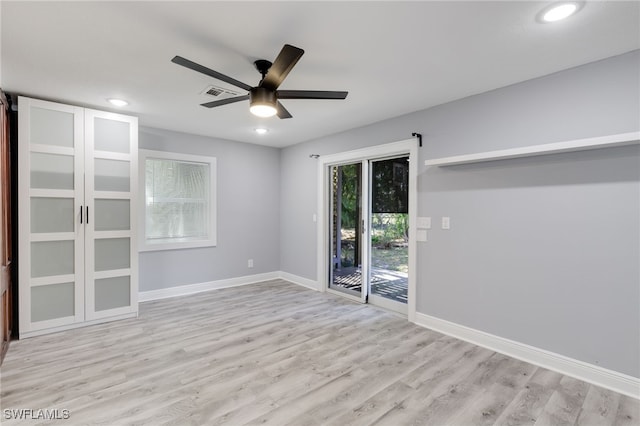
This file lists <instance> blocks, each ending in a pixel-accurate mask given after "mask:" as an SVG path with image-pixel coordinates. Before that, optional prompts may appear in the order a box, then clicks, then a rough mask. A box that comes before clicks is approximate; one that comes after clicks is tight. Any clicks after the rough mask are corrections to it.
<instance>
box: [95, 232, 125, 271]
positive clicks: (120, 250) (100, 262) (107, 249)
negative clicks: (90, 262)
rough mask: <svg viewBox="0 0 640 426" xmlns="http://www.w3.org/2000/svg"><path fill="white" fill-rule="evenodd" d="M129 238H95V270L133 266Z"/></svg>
mask: <svg viewBox="0 0 640 426" xmlns="http://www.w3.org/2000/svg"><path fill="white" fill-rule="evenodd" d="M130 252H131V241H130V239H129V238H99V239H96V240H95V271H96V272H98V271H111V270H114V269H129V268H130V267H131V253H130Z"/></svg>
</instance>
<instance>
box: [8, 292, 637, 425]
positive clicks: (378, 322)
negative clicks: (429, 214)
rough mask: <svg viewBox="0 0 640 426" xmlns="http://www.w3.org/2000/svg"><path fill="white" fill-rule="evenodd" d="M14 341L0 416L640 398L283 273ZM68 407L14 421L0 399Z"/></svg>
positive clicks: (226, 414) (299, 421)
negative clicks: (134, 315)
mask: <svg viewBox="0 0 640 426" xmlns="http://www.w3.org/2000/svg"><path fill="white" fill-rule="evenodd" d="M140 308H141V309H140V317H139V318H138V319H131V320H123V321H118V322H113V323H109V324H103V325H97V326H92V327H86V328H82V329H78V330H72V331H66V332H61V333H57V334H53V335H48V336H41V337H34V338H31V339H26V340H22V341H18V342H13V343H12V345H11V347H10V350H9V353H8V354H7V357H6V359H5V362H4V365H3V366H2V369H1V384H2V390H1V395H2V404H1V405H2V409H3V410H2V413H0V415H2V424H3V425H4V424H7V425H11V424H21V425H22V424H55V425H109V426H112V425H242V424H271V425H296V426H298V425H339V426H343V425H370V424H376V425H392V426H401V425H419V424H426V425H491V424H495V425H534V424H535V425H565V424H571V425H573V424H578V425H638V424H639V420H640V402H639V401H637V400H635V399H632V398H629V397H625V396H621V395H619V394H616V393H614V392H611V391H607V390H605V389H602V388H599V387H596V386H592V385H589V384H587V383H584V382H581V381H580V380H576V379H573V378H571V377H567V376H563V375H561V374H558V373H554V372H551V371H549V370H545V369H543V368H539V367H536V366H534V365H531V364H527V363H525V362H521V361H518V360H515V359H513V358H509V357H507V356H504V355H501V354H498V353H495V352H492V351H490V350H486V349H483V348H480V347H478V346H474V345H472V344H470V343H466V342H463V341H460V340H457V339H454V338H451V337H447V336H444V335H442V334H439V333H436V332H433V331H430V330H427V329H424V328H421V327H418V326H415V325H412V324H410V323H408V322H407V321H406V319H402V318H399V317H397V316H395V315H393V314H390V313H387V312H385V311H382V310H379V309H377V308H375V307H372V306H366V305H360V304H356V303H353V302H350V301H348V300H345V299H343V298H340V297H337V296H332V295H328V294H323V293H317V292H313V291H310V290H306V289H304V288H301V287H298V286H296V285H293V284H289V283H286V282H284V281H270V282H266V283H260V284H256V285H251V286H244V287H237V288H230V289H222V290H216V291H211V292H207V293H200V294H197V295H192V296H188V297H181V298H173V299H165V300H158V301H153V302H146V303H143V304H141V306H140ZM20 408H23V409H34V410H36V409H59V410H63V409H66V410H69V414H70V418H69V419H68V420H57V421H52V422H49V423H48V422H43V421H40V422H17V421H11V420H7V417H6V415H7V412H6V411H5V410H7V409H20Z"/></svg>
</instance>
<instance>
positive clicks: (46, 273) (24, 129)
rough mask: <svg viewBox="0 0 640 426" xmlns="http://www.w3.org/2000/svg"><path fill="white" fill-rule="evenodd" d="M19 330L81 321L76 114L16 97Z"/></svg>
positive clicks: (79, 119)
mask: <svg viewBox="0 0 640 426" xmlns="http://www.w3.org/2000/svg"><path fill="white" fill-rule="evenodd" d="M18 108H19V124H18V139H19V141H18V156H19V161H18V163H19V164H18V173H19V196H18V209H19V210H18V211H19V220H18V223H19V235H20V238H19V252H20V262H19V277H20V296H19V299H20V332H21V333H22V334H23V335H25V334H28V333H29V332H31V331H37V330H42V329H46V328H51V327H58V326H63V325H68V324H73V323H77V322H82V321H84V227H83V226H82V224H81V222H80V221H81V214H80V210H81V208H82V207H83V206H84V178H83V176H84V170H83V164H84V144H83V138H84V135H83V132H82V130H83V109H82V108H78V107H72V106H67V105H60V104H56V103H52V102H45V101H40V100H35V99H29V98H24V97H20V98H19V99H18Z"/></svg>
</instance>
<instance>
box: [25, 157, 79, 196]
mask: <svg viewBox="0 0 640 426" xmlns="http://www.w3.org/2000/svg"><path fill="white" fill-rule="evenodd" d="M73 174H74V162H73V156H71V155H58V154H44V153H41V152H32V153H31V176H30V177H31V188H42V189H73V188H74V183H75V182H74V176H73Z"/></svg>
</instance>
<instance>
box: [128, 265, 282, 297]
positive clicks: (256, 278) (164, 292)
mask: <svg viewBox="0 0 640 426" xmlns="http://www.w3.org/2000/svg"><path fill="white" fill-rule="evenodd" d="M278 278H280V273H279V272H277V271H275V272H267V273H264V274H256V275H246V276H244V277H236V278H228V279H225V280H217V281H209V282H204V283H197V284H186V285H179V286H175V287H169V288H161V289H158V290H149V291H141V292H140V293H138V301H139V302H148V301H150V300H158V299H166V298H168V297H177V296H186V295H189V294H195V293H201V292H203V291H209V290H216V289H220V288H228V287H237V286H241V285H247V284H255V283H259V282H262V281H269V280H275V279H278Z"/></svg>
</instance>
